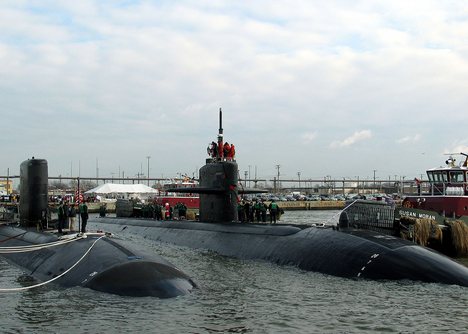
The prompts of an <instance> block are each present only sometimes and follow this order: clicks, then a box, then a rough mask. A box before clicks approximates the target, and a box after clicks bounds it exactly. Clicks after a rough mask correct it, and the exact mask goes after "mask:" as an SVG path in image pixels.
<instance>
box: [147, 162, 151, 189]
mask: <svg viewBox="0 0 468 334" xmlns="http://www.w3.org/2000/svg"><path fill="white" fill-rule="evenodd" d="M150 158H151V157H150V156H149V155H148V156H147V157H146V159H148V173H147V174H146V176H147V177H148V187H149V184H150V182H149V181H150V180H149V159H150Z"/></svg>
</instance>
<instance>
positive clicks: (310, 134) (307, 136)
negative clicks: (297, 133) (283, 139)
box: [301, 132, 317, 144]
mask: <svg viewBox="0 0 468 334" xmlns="http://www.w3.org/2000/svg"><path fill="white" fill-rule="evenodd" d="M301 137H302V140H303V142H304V144H309V143H311V142H312V141H314V139H315V138H316V137H317V133H315V132H308V133H303V134H302V136H301Z"/></svg>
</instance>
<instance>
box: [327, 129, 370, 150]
mask: <svg viewBox="0 0 468 334" xmlns="http://www.w3.org/2000/svg"><path fill="white" fill-rule="evenodd" d="M370 138H372V132H371V131H370V130H361V131H356V132H354V133H353V134H352V135H351V136H349V137H347V138H345V139H344V140H342V141H334V142H332V143H331V144H330V147H331V148H339V147H346V146H351V145H354V144H356V143H357V142H360V141H363V140H366V139H370Z"/></svg>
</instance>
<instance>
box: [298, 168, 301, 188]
mask: <svg viewBox="0 0 468 334" xmlns="http://www.w3.org/2000/svg"><path fill="white" fill-rule="evenodd" d="M297 178H298V179H299V191H301V172H297Z"/></svg>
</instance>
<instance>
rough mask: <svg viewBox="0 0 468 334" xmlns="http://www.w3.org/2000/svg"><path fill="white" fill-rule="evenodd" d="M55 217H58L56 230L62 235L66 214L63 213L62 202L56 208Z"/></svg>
mask: <svg viewBox="0 0 468 334" xmlns="http://www.w3.org/2000/svg"><path fill="white" fill-rule="evenodd" d="M57 216H58V225H57V230H58V233H60V234H62V233H63V230H62V229H63V228H64V226H65V219H67V214H66V213H65V208H64V205H63V201H60V204H59V206H58V208H57Z"/></svg>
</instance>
